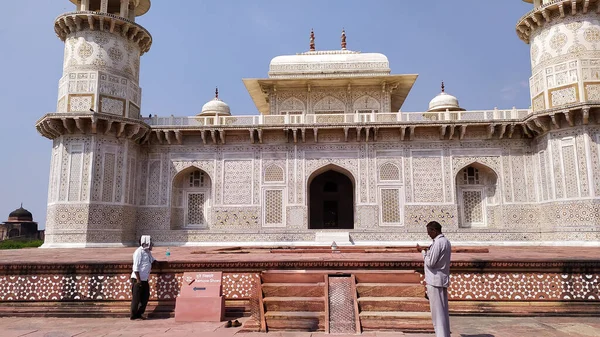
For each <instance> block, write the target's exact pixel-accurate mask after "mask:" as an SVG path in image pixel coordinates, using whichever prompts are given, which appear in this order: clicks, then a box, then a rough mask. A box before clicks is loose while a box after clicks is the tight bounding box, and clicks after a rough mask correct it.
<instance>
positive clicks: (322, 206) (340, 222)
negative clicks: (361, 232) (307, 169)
mask: <svg viewBox="0 0 600 337" xmlns="http://www.w3.org/2000/svg"><path fill="white" fill-rule="evenodd" d="M354 189H355V179H354V176H353V175H352V174H351V173H350V172H349V171H348V170H345V169H343V168H341V167H339V166H337V165H333V164H331V165H327V166H324V167H322V168H320V169H318V170H316V171H315V172H313V173H312V174H311V175H310V177H309V178H308V187H307V190H308V198H307V203H308V214H309V216H308V228H309V229H354V212H355V210H354V209H355V193H354Z"/></svg>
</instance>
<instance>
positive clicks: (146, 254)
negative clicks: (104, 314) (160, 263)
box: [129, 235, 156, 320]
mask: <svg viewBox="0 0 600 337" xmlns="http://www.w3.org/2000/svg"><path fill="white" fill-rule="evenodd" d="M151 251H152V241H151V238H150V236H149V235H142V238H141V239H140V246H139V247H138V249H136V250H135V252H134V253H133V272H132V273H131V316H130V317H129V319H132V320H134V319H146V318H145V317H144V316H142V315H143V314H144V311H146V305H148V300H149V299H150V285H149V284H148V278H149V277H150V270H151V269H152V263H153V262H154V261H156V260H155V259H154V257H153V256H152V252H151Z"/></svg>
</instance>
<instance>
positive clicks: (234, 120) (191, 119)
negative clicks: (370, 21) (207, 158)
mask: <svg viewBox="0 0 600 337" xmlns="http://www.w3.org/2000/svg"><path fill="white" fill-rule="evenodd" d="M531 112H532V111H531V110H529V109H514V108H513V109H511V110H498V109H495V110H473V111H443V112H391V113H357V114H309V115H259V116H256V115H255V116H252V115H246V116H244V115H239V116H202V117H200V116H185V117H176V116H173V115H171V116H166V117H163V116H152V117H149V118H144V122H145V123H146V124H148V125H152V126H217V125H218V126H247V125H286V124H317V125H327V124H339V123H396V122H428V121H489V120H507V119H513V120H520V119H523V118H525V117H527V116H528V115H529V114H531Z"/></svg>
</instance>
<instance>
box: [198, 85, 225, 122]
mask: <svg viewBox="0 0 600 337" xmlns="http://www.w3.org/2000/svg"><path fill="white" fill-rule="evenodd" d="M198 116H203V117H204V116H231V110H230V109H229V105H227V103H225V102H223V101H222V100H221V99H220V98H219V88H216V89H215V98H213V99H212V100H210V101H208V102H207V103H206V104H204V105H203V106H202V111H201V112H200V113H199V114H198Z"/></svg>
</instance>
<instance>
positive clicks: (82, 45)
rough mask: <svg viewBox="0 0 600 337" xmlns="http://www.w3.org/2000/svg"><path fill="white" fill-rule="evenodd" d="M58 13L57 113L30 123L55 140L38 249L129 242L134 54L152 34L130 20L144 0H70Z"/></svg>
mask: <svg viewBox="0 0 600 337" xmlns="http://www.w3.org/2000/svg"><path fill="white" fill-rule="evenodd" d="M70 1H71V2H72V3H73V4H74V5H75V8H74V10H73V11H71V12H67V13H64V14H61V15H59V16H58V18H56V20H55V23H54V31H55V32H56V35H57V36H58V37H59V38H60V39H61V40H62V41H64V42H65V52H64V62H63V75H62V77H61V79H60V80H59V84H58V87H59V89H58V101H57V106H56V110H55V112H52V113H48V114H46V115H45V116H44V117H42V118H41V119H40V120H39V121H38V122H37V124H36V128H37V130H38V131H39V132H40V133H41V134H42V135H43V136H45V137H47V138H49V139H52V140H53V151H52V164H51V173H50V183H49V192H48V211H47V220H46V241H45V243H44V247H68V246H122V245H127V244H130V243H132V242H134V241H135V230H136V228H135V220H136V206H135V205H136V194H137V193H135V192H136V186H137V184H136V176H137V175H136V172H137V167H138V165H139V163H140V161H142V158H140V157H141V151H140V143H141V142H143V141H144V140H145V139H147V136H148V135H149V134H150V129H149V126H148V125H146V124H145V123H144V122H143V121H142V118H141V88H140V86H139V72H140V57H141V56H142V55H143V54H144V53H146V52H147V51H148V50H149V49H150V46H151V44H152V36H151V35H150V33H149V32H148V31H147V30H146V29H145V28H144V27H142V26H140V25H139V24H137V23H136V22H135V18H136V17H137V16H140V15H143V14H145V13H146V12H147V11H148V10H149V9H150V0H70Z"/></svg>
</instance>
